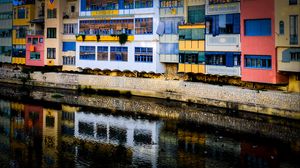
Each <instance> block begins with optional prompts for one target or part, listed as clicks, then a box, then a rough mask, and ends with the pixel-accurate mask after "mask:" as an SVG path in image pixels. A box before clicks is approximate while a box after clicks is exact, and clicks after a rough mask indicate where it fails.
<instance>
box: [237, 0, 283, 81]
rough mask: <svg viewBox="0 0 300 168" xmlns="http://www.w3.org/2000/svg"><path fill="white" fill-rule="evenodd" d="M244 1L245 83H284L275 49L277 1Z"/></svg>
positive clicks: (242, 3)
mask: <svg viewBox="0 0 300 168" xmlns="http://www.w3.org/2000/svg"><path fill="white" fill-rule="evenodd" d="M259 2H260V1H258V0H253V1H247V0H242V1H241V43H242V59H241V65H242V66H241V67H242V80H243V81H250V82H259V83H271V84H283V83H287V82H288V81H287V77H286V76H284V75H283V74H282V73H280V72H278V66H277V57H276V48H275V33H276V32H275V24H274V23H275V1H274V0H266V1H264V3H259Z"/></svg>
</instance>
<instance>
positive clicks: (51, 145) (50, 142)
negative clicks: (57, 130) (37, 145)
mask: <svg viewBox="0 0 300 168" xmlns="http://www.w3.org/2000/svg"><path fill="white" fill-rule="evenodd" d="M44 143H45V146H46V147H47V148H54V147H55V142H54V137H52V136H45V140H44Z"/></svg>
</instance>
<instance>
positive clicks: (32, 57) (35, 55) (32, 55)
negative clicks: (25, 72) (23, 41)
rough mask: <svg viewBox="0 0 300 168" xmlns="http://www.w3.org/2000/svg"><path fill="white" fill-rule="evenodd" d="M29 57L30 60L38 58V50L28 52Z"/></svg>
mask: <svg viewBox="0 0 300 168" xmlns="http://www.w3.org/2000/svg"><path fill="white" fill-rule="evenodd" d="M30 59H31V60H39V59H40V53H39V52H30Z"/></svg>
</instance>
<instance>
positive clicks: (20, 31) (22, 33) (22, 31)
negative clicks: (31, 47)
mask: <svg viewBox="0 0 300 168" xmlns="http://www.w3.org/2000/svg"><path fill="white" fill-rule="evenodd" d="M14 29H15V30H16V36H17V38H26V31H27V27H26V26H20V27H15V28H14Z"/></svg>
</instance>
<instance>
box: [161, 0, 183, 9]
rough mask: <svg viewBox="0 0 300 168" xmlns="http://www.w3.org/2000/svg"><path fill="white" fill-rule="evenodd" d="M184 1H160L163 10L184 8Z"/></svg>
mask: <svg viewBox="0 0 300 168" xmlns="http://www.w3.org/2000/svg"><path fill="white" fill-rule="evenodd" d="M182 6H183V0H160V7H161V8H170V7H171V8H174V7H182Z"/></svg>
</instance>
